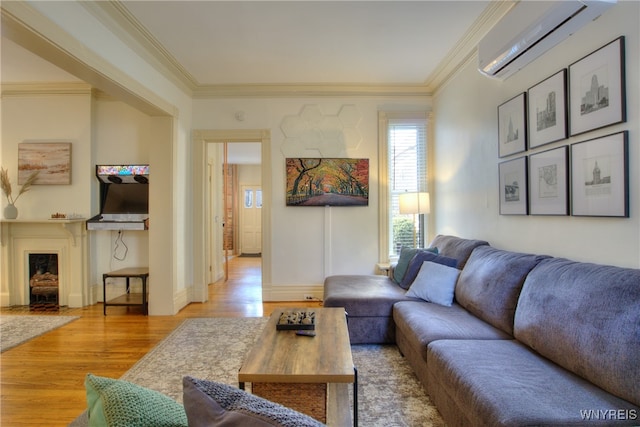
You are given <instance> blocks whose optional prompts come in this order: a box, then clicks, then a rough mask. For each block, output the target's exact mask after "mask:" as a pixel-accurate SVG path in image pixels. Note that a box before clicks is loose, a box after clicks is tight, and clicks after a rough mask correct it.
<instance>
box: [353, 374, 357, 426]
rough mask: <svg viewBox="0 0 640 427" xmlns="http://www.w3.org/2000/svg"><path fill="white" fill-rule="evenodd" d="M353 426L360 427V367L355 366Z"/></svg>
mask: <svg viewBox="0 0 640 427" xmlns="http://www.w3.org/2000/svg"><path fill="white" fill-rule="evenodd" d="M353 427H358V369H357V368H356V367H355V366H354V367H353Z"/></svg>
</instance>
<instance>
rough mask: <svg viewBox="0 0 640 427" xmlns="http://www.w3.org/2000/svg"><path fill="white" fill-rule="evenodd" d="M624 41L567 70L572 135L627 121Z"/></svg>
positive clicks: (591, 55)
mask: <svg viewBox="0 0 640 427" xmlns="http://www.w3.org/2000/svg"><path fill="white" fill-rule="evenodd" d="M624 40H625V39H624V37H619V38H617V39H615V40H614V41H612V42H611V43H609V44H607V45H605V46H603V47H601V48H600V49H598V50H596V51H595V52H593V53H591V54H589V55H587V56H586V57H584V58H582V59H581V60H579V61H577V62H575V63H573V64H572V65H570V66H569V94H570V104H569V111H570V117H569V118H570V121H569V123H570V127H571V135H578V134H581V133H584V132H587V131H590V130H593V129H599V128H602V127H605V126H609V125H612V124H615V123H622V122H624V121H626V120H627V112H626V96H625V90H626V89H625V65H624V64H625V55H624Z"/></svg>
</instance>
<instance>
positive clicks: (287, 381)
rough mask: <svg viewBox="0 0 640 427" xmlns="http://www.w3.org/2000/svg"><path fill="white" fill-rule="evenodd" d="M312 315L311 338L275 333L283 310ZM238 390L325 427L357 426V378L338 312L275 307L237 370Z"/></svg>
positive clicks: (288, 332)
mask: <svg viewBox="0 0 640 427" xmlns="http://www.w3.org/2000/svg"><path fill="white" fill-rule="evenodd" d="M296 310H300V311H315V313H316V320H315V332H316V336H315V337H307V336H300V335H296V331H295V330H284V331H283V330H277V329H276V324H277V323H278V318H279V317H280V314H281V313H282V312H283V311H296ZM238 382H239V385H240V388H241V389H243V390H244V388H245V383H247V382H248V383H251V391H252V393H253V394H256V395H259V396H262V397H264V398H266V399H269V400H271V401H274V402H277V403H280V404H282V405H284V406H287V407H289V408H292V409H295V410H297V411H299V412H303V413H305V414H307V415H310V416H312V417H314V418H316V419H318V420H319V421H322V422H324V423H326V424H327V425H330V426H331V425H335V426H345V425H350V424H351V414H350V410H349V394H348V388H347V387H348V384H350V383H351V384H353V425H354V426H357V425H358V374H357V370H356V368H355V366H354V364H353V358H352V356H351V344H350V342H349V332H348V330H347V319H346V313H345V311H344V309H343V308H324V307H317V308H300V309H292V308H282V309H275V310H274V311H273V314H272V315H271V317H270V318H269V322H268V323H267V325H266V326H265V328H264V330H263V331H262V334H261V335H260V337H259V338H258V340H257V341H256V342H255V344H254V345H253V347H252V348H251V350H250V351H249V353H248V354H247V357H246V359H245V361H244V363H243V364H242V367H241V368H240V371H239V372H238Z"/></svg>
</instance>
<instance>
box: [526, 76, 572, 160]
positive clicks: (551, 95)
mask: <svg viewBox="0 0 640 427" xmlns="http://www.w3.org/2000/svg"><path fill="white" fill-rule="evenodd" d="M527 102H528V104H529V105H528V108H527V111H528V115H529V120H528V123H529V126H528V128H529V141H528V142H529V148H535V147H539V146H541V145H544V144H549V143H551V142H555V141H560V140H561V139H565V138H566V137H567V110H568V109H567V70H566V68H565V69H563V70H561V71H559V72H557V73H556V74H554V75H553V76H551V77H548V78H547V79H545V80H543V81H542V82H540V83H538V84H537V85H535V86H533V87H532V88H530V89H529V91H528V93H527Z"/></svg>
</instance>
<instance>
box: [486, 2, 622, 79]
mask: <svg viewBox="0 0 640 427" xmlns="http://www.w3.org/2000/svg"><path fill="white" fill-rule="evenodd" d="M615 3H616V0H594V1H589V0H583V1H578V0H560V1H520V2H519V3H517V4H516V5H515V6H514V7H513V8H512V9H511V10H510V11H509V12H508V13H507V14H506V15H505V16H504V17H503V18H502V19H501V20H500V21H499V22H498V23H497V24H496V25H495V26H494V27H493V28H492V29H491V30H490V31H489V32H488V33H487V35H486V36H485V37H484V38H483V39H482V40H481V41H480V43H479V44H478V64H479V65H478V69H479V70H480V72H481V73H482V74H484V75H486V76H488V77H494V78H500V79H506V78H507V77H509V76H511V75H512V74H514V73H515V72H517V71H519V70H520V69H522V68H523V67H524V66H525V65H527V64H528V63H530V62H531V61H533V60H534V59H536V58H538V57H539V56H540V55H542V54H543V53H544V52H546V51H547V50H549V49H551V48H552V47H553V46H555V45H556V44H558V43H560V42H561V41H563V40H564V39H566V38H567V37H569V36H570V35H571V34H573V33H574V32H575V31H577V30H578V29H579V28H581V27H582V26H584V25H585V24H587V23H589V22H591V21H593V20H594V19H596V18H598V17H599V16H600V15H602V13H604V11H606V10H607V9H609V8H610V7H611V6H613V5H614V4H615Z"/></svg>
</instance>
